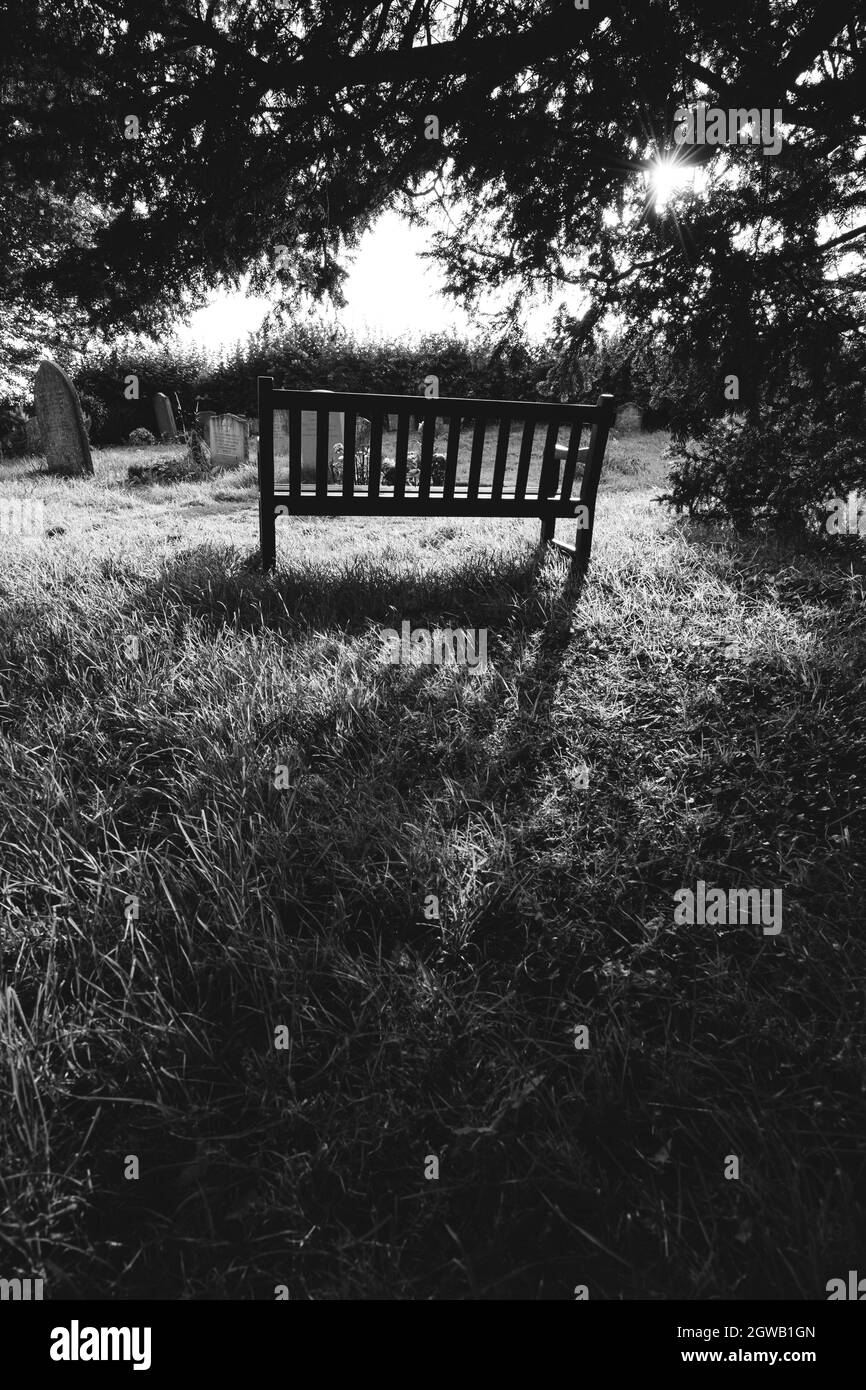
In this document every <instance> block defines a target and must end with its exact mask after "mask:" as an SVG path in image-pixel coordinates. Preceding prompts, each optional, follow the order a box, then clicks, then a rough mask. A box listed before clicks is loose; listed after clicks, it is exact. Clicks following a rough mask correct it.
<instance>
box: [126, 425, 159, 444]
mask: <svg viewBox="0 0 866 1390" xmlns="http://www.w3.org/2000/svg"><path fill="white" fill-rule="evenodd" d="M129 443H130V444H155V443H156V436H155V435H153V434H151V432H150V430H146V429H144V427H143V426H139V428H138V429H136V430H133V431H132V433H131V434H130V436H129Z"/></svg>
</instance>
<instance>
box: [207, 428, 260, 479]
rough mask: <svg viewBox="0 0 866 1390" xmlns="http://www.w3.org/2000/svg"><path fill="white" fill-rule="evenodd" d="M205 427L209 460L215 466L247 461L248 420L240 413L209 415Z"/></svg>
mask: <svg viewBox="0 0 866 1390" xmlns="http://www.w3.org/2000/svg"><path fill="white" fill-rule="evenodd" d="M207 428H208V444H209V445H210V456H211V462H212V463H213V465H214V467H215V468H228V467H231V465H232V464H236V463H248V462H249V457H250V422H249V420H245V419H244V418H243V416H242V415H211V417H210V419H209V420H208V422H207Z"/></svg>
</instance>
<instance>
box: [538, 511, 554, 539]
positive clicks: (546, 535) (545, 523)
mask: <svg viewBox="0 0 866 1390" xmlns="http://www.w3.org/2000/svg"><path fill="white" fill-rule="evenodd" d="M555 530H556V517H555V516H543V517H542V518H541V537H540V544H541V545H547V544H548V543H549V542H550V541H552V540H553V533H554V532H555Z"/></svg>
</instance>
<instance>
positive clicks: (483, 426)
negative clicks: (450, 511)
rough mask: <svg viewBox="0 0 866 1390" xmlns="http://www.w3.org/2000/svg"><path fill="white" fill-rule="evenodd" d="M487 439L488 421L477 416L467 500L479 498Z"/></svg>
mask: <svg viewBox="0 0 866 1390" xmlns="http://www.w3.org/2000/svg"><path fill="white" fill-rule="evenodd" d="M486 438H487V420H486V418H485V416H484V415H476V416H475V426H474V428H473V430H472V453H471V454H470V456H469V483H468V486H467V488H466V496H467V498H474V497H477V496H478V485H479V483H480V482H481V465H482V463H483V461H484V442H485V439H486Z"/></svg>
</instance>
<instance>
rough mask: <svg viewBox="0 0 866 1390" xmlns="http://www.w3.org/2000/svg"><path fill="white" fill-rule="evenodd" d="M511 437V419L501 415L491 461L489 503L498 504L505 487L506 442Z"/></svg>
mask: <svg viewBox="0 0 866 1390" xmlns="http://www.w3.org/2000/svg"><path fill="white" fill-rule="evenodd" d="M510 435H511V417H510V416H509V415H503V416H502V418H501V420H500V421H499V433H498V435H497V436H496V455H495V457H494V460H493V479H492V484H491V492H490V497H491V501H494V502H498V501H499V500H500V499H501V497H502V489H503V487H504V486H505V468H506V465H507V463H508V441H509V438H510Z"/></svg>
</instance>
